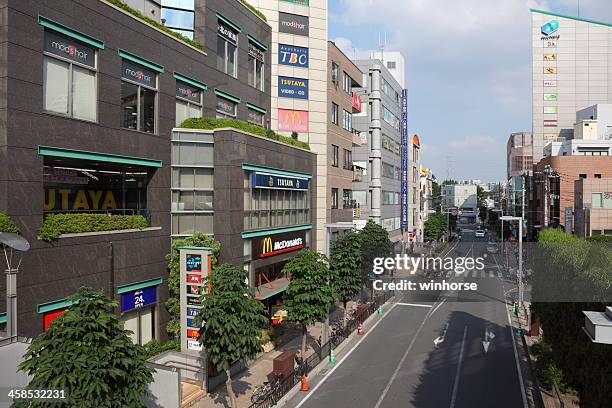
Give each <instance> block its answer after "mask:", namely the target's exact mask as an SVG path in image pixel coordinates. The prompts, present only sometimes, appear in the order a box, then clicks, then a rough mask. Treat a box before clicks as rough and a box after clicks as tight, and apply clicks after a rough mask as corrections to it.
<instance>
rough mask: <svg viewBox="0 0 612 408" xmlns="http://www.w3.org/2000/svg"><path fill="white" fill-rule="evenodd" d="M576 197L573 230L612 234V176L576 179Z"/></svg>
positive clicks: (595, 233)
mask: <svg viewBox="0 0 612 408" xmlns="http://www.w3.org/2000/svg"><path fill="white" fill-rule="evenodd" d="M574 199H575V204H574V223H573V230H574V233H575V234H576V235H578V236H580V237H591V236H597V235H612V178H609V177H608V178H597V179H583V178H581V179H578V180H576V181H574ZM570 227H571V226H570ZM569 230H570V231H571V228H569Z"/></svg>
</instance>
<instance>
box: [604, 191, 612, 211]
mask: <svg viewBox="0 0 612 408" xmlns="http://www.w3.org/2000/svg"><path fill="white" fill-rule="evenodd" d="M602 196H603V198H602V201H603V208H607V209H610V208H612V193H603V194H602Z"/></svg>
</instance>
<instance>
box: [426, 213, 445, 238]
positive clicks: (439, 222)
mask: <svg viewBox="0 0 612 408" xmlns="http://www.w3.org/2000/svg"><path fill="white" fill-rule="evenodd" d="M447 217H448V216H447V215H446V214H442V213H435V214H432V215H430V216H429V218H428V219H427V221H425V227H424V231H423V236H424V238H425V241H433V240H434V239H435V240H439V239H440V238H441V237H442V235H444V233H445V232H446V228H447V226H448V219H447Z"/></svg>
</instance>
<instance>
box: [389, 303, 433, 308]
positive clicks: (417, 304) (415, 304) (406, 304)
mask: <svg viewBox="0 0 612 408" xmlns="http://www.w3.org/2000/svg"><path fill="white" fill-rule="evenodd" d="M396 305H399V306H416V307H430V308H431V307H433V305H421V304H419V303H396Z"/></svg>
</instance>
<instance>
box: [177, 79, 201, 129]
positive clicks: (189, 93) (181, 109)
mask: <svg viewBox="0 0 612 408" xmlns="http://www.w3.org/2000/svg"><path fill="white" fill-rule="evenodd" d="M199 117H202V90H201V89H199V88H196V87H194V86H191V85H187V84H186V83H184V82H181V81H176V126H179V125H180V124H181V123H182V122H183V121H184V120H185V119H187V118H199Z"/></svg>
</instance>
